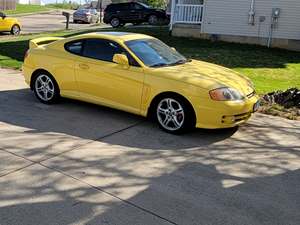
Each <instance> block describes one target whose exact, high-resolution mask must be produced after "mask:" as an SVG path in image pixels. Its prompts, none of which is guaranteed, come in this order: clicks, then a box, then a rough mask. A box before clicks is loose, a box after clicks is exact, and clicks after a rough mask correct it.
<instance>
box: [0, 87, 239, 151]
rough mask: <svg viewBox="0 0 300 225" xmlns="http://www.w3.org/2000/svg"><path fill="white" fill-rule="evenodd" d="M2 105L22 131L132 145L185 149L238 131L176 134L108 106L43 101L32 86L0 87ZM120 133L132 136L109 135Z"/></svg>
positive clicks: (4, 118)
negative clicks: (0, 89)
mask: <svg viewBox="0 0 300 225" xmlns="http://www.w3.org/2000/svg"><path fill="white" fill-rule="evenodd" d="M0 105H1V112H0V122H4V123H7V124H10V125H15V126H18V127H22V128H26V131H24V132H23V134H28V135H30V134H43V133H59V134H66V135H68V136H73V137H78V138H81V139H87V140H100V139H101V141H104V142H105V141H107V142H113V143H115V144H120V145H124V146H130V147H140V148H149V149H160V148H164V147H165V146H166V145H167V146H168V149H185V148H192V147H197V146H198V147H199V146H206V145H210V144H212V143H216V142H219V141H221V140H224V139H227V138H229V137H231V136H232V135H233V134H234V133H235V132H236V131H237V128H232V129H220V130H206V129H195V130H193V131H191V132H190V133H187V134H185V135H181V136H175V135H171V134H168V133H165V132H163V131H161V130H160V129H159V128H158V126H157V125H156V124H155V123H153V122H151V121H148V120H147V119H145V118H143V117H140V116H136V115H133V114H130V113H126V112H122V111H118V110H114V109H111V108H107V107H102V106H97V105H94V104H89V103H84V102H80V101H75V100H69V99H64V98H63V99H62V100H61V101H60V103H58V104H54V105H44V104H42V103H40V102H39V101H38V100H37V99H36V98H35V96H34V94H33V92H32V91H31V90H30V89H20V90H7V91H0ZM129 128H130V129H129ZM120 131H122V132H120ZM127 132H129V133H128V134H127ZM119 133H124V134H126V135H128V137H130V136H131V137H132V140H131V141H130V138H120V140H118V138H116V139H114V140H110V139H109V138H107V136H110V135H112V134H114V136H115V135H116V136H117V135H118V134H119ZM121 140H122V141H121ZM127 140H128V141H127ZM139 140H145V141H144V142H140V141H139Z"/></svg>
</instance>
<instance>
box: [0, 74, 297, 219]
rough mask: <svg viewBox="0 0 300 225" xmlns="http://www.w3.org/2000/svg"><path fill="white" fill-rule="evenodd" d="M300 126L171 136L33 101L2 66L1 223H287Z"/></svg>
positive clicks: (98, 112)
mask: <svg viewBox="0 0 300 225" xmlns="http://www.w3.org/2000/svg"><path fill="white" fill-rule="evenodd" d="M299 140H300V122H294V121H288V120H286V119H281V118H277V117H271V116H266V115H262V114H256V115H255V116H254V117H253V118H252V119H251V120H250V121H249V122H248V123H247V124H245V125H243V126H241V127H240V128H239V129H228V130H218V131H209V130H201V129H198V130H196V131H194V132H192V133H190V134H186V135H183V136H172V135H169V134H166V133H164V132H162V131H160V130H159V129H158V127H157V126H156V125H155V124H152V123H150V122H148V121H146V120H144V119H143V118H141V117H138V116H134V115H131V114H127V113H124V112H120V111H117V110H112V109H108V108H105V107H100V106H95V105H91V104H85V103H81V102H77V101H71V100H63V101H62V102H61V103H60V104H57V105H50V106H48V105H43V104H41V103H39V102H38V101H37V100H36V99H35V97H34V96H33V94H32V93H31V91H30V90H29V89H28V88H27V86H26V85H25V84H24V81H23V78H22V76H21V75H20V74H19V73H16V72H14V71H7V70H0V224H1V225H10V224H11V225H16V224H22V225H27V224H28V225H35V224H39V225H44V224H49V225H65V224H76V225H79V224H101V225H104V224H105V225H106V224H111V225H119V224H120V225H123V224H128V225H148V224H149V225H160V224H182V225H201V224H205V225H209V224H214V225H218V224H228V225H229V224H230V225H234V224H243V225H245V224H250V225H256V224H257V225H263V224H270V225H277V224H278V225H287V224H288V225H293V224H295V225H296V224H297V225H298V224H299V221H300V141H299Z"/></svg>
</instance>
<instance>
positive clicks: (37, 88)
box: [33, 72, 60, 104]
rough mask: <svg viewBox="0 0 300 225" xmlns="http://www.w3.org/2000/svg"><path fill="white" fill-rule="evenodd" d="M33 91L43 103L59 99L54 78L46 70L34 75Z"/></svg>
mask: <svg viewBox="0 0 300 225" xmlns="http://www.w3.org/2000/svg"><path fill="white" fill-rule="evenodd" d="M33 91H34V94H35V96H36V97H37V98H38V100H40V101H41V102H42V103H44V104H51V103H55V102H56V101H57V100H58V99H59V96H60V95H59V88H58V85H57V83H56V81H55V80H54V78H53V77H52V76H51V75H49V74H48V73H46V72H43V73H40V74H38V75H37V76H36V77H35V80H34V86H33Z"/></svg>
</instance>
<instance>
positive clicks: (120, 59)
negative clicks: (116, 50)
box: [113, 54, 129, 67]
mask: <svg viewBox="0 0 300 225" xmlns="http://www.w3.org/2000/svg"><path fill="white" fill-rule="evenodd" d="M113 62H114V63H117V64H119V65H123V66H125V67H129V60H128V58H127V56H126V55H123V54H115V55H114V57H113Z"/></svg>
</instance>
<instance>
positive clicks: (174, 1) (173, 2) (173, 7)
mask: <svg viewBox="0 0 300 225" xmlns="http://www.w3.org/2000/svg"><path fill="white" fill-rule="evenodd" d="M175 6H176V0H171V18H170V32H172V29H173V24H174V21H175Z"/></svg>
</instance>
